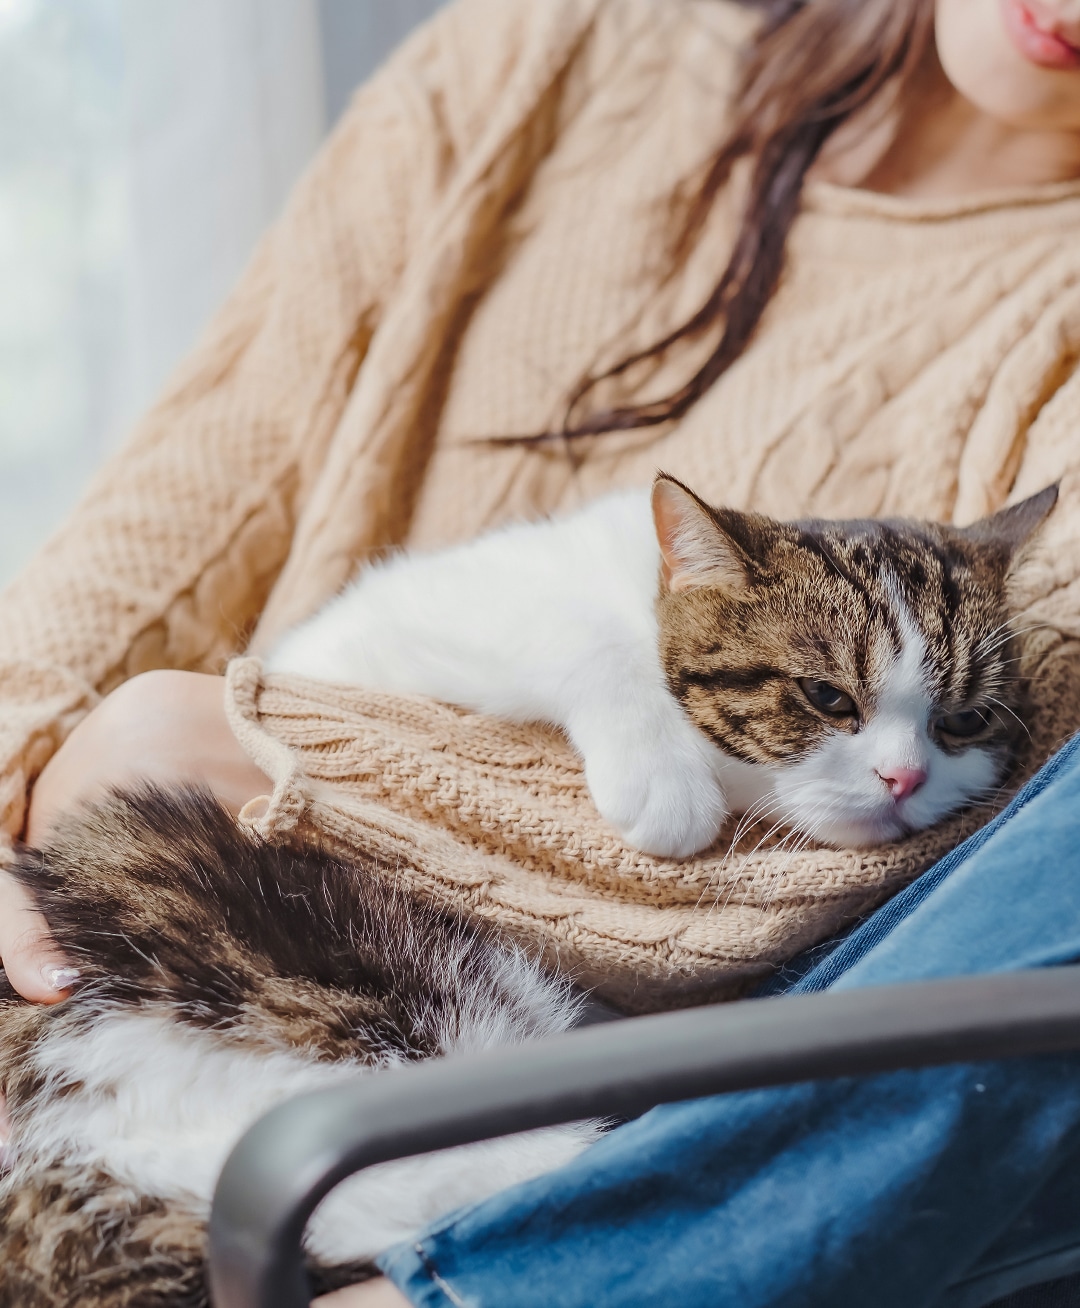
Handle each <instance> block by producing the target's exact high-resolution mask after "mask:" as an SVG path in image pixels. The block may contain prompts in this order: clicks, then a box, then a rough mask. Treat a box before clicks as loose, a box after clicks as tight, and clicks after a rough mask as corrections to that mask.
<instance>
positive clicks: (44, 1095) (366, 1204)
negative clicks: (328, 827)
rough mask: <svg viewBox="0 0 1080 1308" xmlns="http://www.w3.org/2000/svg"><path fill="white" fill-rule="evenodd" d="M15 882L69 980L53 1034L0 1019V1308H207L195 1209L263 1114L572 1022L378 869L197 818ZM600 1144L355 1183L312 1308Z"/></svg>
mask: <svg viewBox="0 0 1080 1308" xmlns="http://www.w3.org/2000/svg"><path fill="white" fill-rule="evenodd" d="M16 874H17V875H18V876H19V878H20V879H21V880H22V881H23V883H24V884H25V885H27V886H28V887H29V888H30V889H31V890H32V891H33V892H34V894H35V896H36V897H37V899H38V902H39V903H40V905H41V907H42V908H43V910H44V911H45V913H46V915H47V917H48V920H49V923H50V926H51V927H52V929H53V932H54V934H55V936H56V940H57V943H58V944H59V945H60V947H61V948H62V949H63V950H64V951H65V953H66V954H67V955H68V957H69V958H71V959H72V961H73V963H74V964H75V965H76V966H77V967H78V969H79V974H80V977H79V981H78V983H77V985H76V987H75V991H74V994H73V996H72V997H71V998H70V999H69V1000H68V1001H67V1002H66V1003H64V1004H62V1005H59V1006H57V1007H55V1008H40V1007H31V1006H29V1005H26V1004H23V1003H21V1002H20V1001H19V1000H18V998H17V996H15V995H14V993H13V992H11V991H10V990H8V989H5V990H4V992H3V993H2V995H0V1080H2V1084H3V1089H4V1093H5V1094H6V1096H7V1099H8V1106H9V1111H10V1114H11V1118H12V1128H13V1129H12V1136H11V1140H10V1142H9V1146H8V1149H7V1157H6V1160H5V1161H6V1166H5V1171H4V1174H3V1177H2V1180H0V1305H3V1306H4V1308H8V1306H10V1308H15V1306H16V1305H18V1308H39V1306H40V1308H45V1306H46V1305H49V1308H59V1306H61V1305H63V1306H66V1305H72V1308H74V1305H76V1304H78V1305H79V1306H80V1308H95V1306H97V1305H100V1308H105V1305H108V1308H136V1306H137V1308H151V1306H157V1305H160V1306H161V1308H165V1305H168V1306H169V1308H179V1306H184V1308H187V1306H190V1308H195V1306H196V1305H204V1304H206V1303H207V1298H206V1288H205V1284H204V1279H203V1266H202V1261H203V1253H204V1249H203V1240H204V1227H205V1221H206V1217H207V1213H208V1205H209V1200H210V1195H211V1192H212V1187H213V1184H214V1181H215V1179H216V1177H217V1174H218V1172H219V1171H220V1168H221V1165H222V1163H223V1162H224V1160H225V1156H226V1154H227V1152H228V1150H229V1149H230V1148H231V1146H232V1145H233V1144H234V1143H235V1142H236V1139H237V1138H238V1136H239V1135H240V1133H241V1132H242V1131H243V1130H244V1129H245V1128H246V1127H247V1126H248V1125H250V1124H251V1123H252V1122H253V1121H254V1120H255V1119H256V1118H257V1117H258V1116H260V1115H261V1114H262V1113H264V1112H265V1111H266V1110H267V1109H269V1108H270V1107H272V1106H273V1105H274V1104H276V1103H278V1102H280V1101H282V1100H283V1099H285V1098H288V1097H289V1096H292V1095H295V1094H297V1093H300V1092H302V1091H305V1090H310V1089H314V1088H318V1087H322V1086H326V1085H331V1084H333V1083H335V1082H337V1081H339V1080H340V1079H341V1078H343V1077H353V1076H356V1075H358V1074H362V1073H363V1072H364V1071H365V1070H368V1069H371V1068H392V1067H394V1066H398V1065H401V1064H404V1063H407V1062H409V1061H413V1060H416V1059H419V1058H428V1057H433V1056H438V1055H441V1054H446V1053H451V1052H460V1051H464V1050H475V1049H481V1048H486V1047H488V1046H491V1045H496V1044H507V1043H513V1042H516V1041H520V1040H524V1039H529V1038H532V1037H535V1036H541V1035H545V1034H550V1033H553V1032H556V1031H560V1030H564V1029H565V1028H567V1027H568V1026H569V1025H571V1024H572V1022H573V1020H574V1016H575V1004H574V1001H573V999H572V996H571V992H570V990H569V988H568V987H567V986H566V985H565V984H563V983H560V982H557V981H554V980H551V979H549V978H547V977H545V976H544V975H543V974H542V973H541V972H540V970H539V969H538V968H537V967H536V966H535V965H534V964H533V963H532V962H531V961H530V960H528V959H527V958H526V957H525V956H524V955H523V954H522V953H521V951H520V950H517V949H515V948H513V947H512V946H509V945H507V944H506V943H505V942H502V941H500V940H498V939H497V938H496V937H494V936H493V935H491V934H490V933H487V932H485V931H483V930H480V929H478V928H476V927H475V926H471V925H468V924H466V923H464V922H461V921H458V920H455V919H453V918H451V917H449V916H447V915H445V914H442V913H439V912H436V911H435V910H433V909H430V908H426V907H423V906H420V905H417V904H415V903H414V902H412V901H411V900H409V899H408V898H407V897H406V896H405V895H403V894H401V893H399V892H397V891H395V890H394V889H393V888H392V887H390V886H389V885H388V884H387V881H386V879H385V878H383V877H380V876H378V875H376V874H375V873H374V872H373V871H372V869H371V868H370V867H365V866H362V865H361V866H347V865H345V864H342V863H340V862H338V861H337V860H335V859H334V858H331V857H329V856H328V855H326V854H325V853H323V852H321V851H319V850H317V849H312V848H310V847H303V848H302V847H299V846H269V845H265V844H263V843H261V842H260V841H259V840H257V839H256V838H255V837H253V836H251V835H249V834H247V833H245V832H243V831H241V830H240V829H239V828H238V827H237V826H236V824H235V823H234V822H233V821H232V819H231V818H230V817H229V815H228V814H227V813H225V812H224V810H222V809H221V808H220V806H219V805H218V804H217V803H216V802H215V801H214V800H212V799H211V798H209V797H208V796H206V795H204V794H200V793H197V792H189V793H186V794H183V795H180V796H174V797H169V796H166V795H164V794H160V793H157V792H147V793H143V794H138V795H118V796H115V797H113V798H112V799H111V800H109V801H108V802H107V803H105V804H103V805H101V806H99V807H97V808H95V809H93V810H90V811H88V812H86V813H84V814H83V815H81V816H80V817H78V818H76V819H73V820H70V821H69V822H68V823H67V825H66V826H65V827H63V829H62V830H61V831H60V832H59V833H58V835H57V837H56V839H55V840H54V841H53V842H52V844H51V845H50V847H49V848H48V849H46V850H44V851H34V850H29V849H27V850H24V851H23V852H22V854H21V855H20V857H19V860H18V863H17V867H16ZM594 1136H595V1129H594V1128H592V1127H589V1126H581V1127H570V1128H565V1129H563V1128H560V1129H555V1130H551V1131H543V1132H534V1133H530V1134H528V1135H524V1136H519V1137H513V1138H510V1139H506V1140H497V1141H491V1142H488V1143H486V1144H483V1145H479V1146H472V1147H468V1148H462V1149H456V1150H449V1151H446V1152H445V1153H442V1154H438V1155H432V1156H429V1157H422V1158H416V1159H409V1160H405V1161H403V1162H400V1163H391V1164H385V1165H383V1166H381V1167H377V1168H372V1169H370V1171H368V1172H365V1173H363V1174H362V1175H361V1176H359V1177H357V1178H354V1179H353V1180H352V1181H350V1182H348V1183H346V1184H345V1185H343V1186H341V1187H339V1188H338V1189H337V1190H336V1191H335V1192H334V1193H333V1194H332V1195H331V1196H330V1197H329V1198H328V1199H327V1200H326V1201H325V1203H324V1204H323V1205H322V1206H321V1207H320V1209H319V1211H318V1213H317V1214H316V1215H315V1218H314V1219H313V1221H312V1224H311V1226H310V1228H309V1234H308V1248H309V1253H310V1256H311V1260H312V1266H313V1270H314V1272H315V1284H316V1285H317V1286H321V1287H323V1288H325V1287H328V1286H331V1285H334V1284H337V1283H341V1282H343V1281H346V1280H350V1279H357V1278H358V1277H361V1276H362V1275H363V1274H364V1272H365V1264H366V1262H367V1260H368V1259H370V1258H371V1257H372V1256H373V1255H374V1254H375V1253H376V1252H377V1251H378V1250H380V1249H382V1248H384V1247H386V1246H387V1245H389V1244H391V1243H393V1242H395V1241H397V1240H401V1239H405V1238H407V1237H409V1236H410V1235H412V1234H413V1233H415V1232H416V1231H417V1230H418V1229H419V1228H420V1227H422V1226H423V1225H425V1224H426V1223H427V1222H429V1221H430V1220H432V1219H434V1218H435V1217H437V1216H438V1215H439V1214H440V1213H442V1212H445V1211H448V1210H449V1209H452V1208H454V1207H457V1206H458V1205H461V1204H465V1203H469V1202H473V1201H476V1200H478V1199H480V1198H483V1197H485V1196H486V1195H488V1194H490V1193H492V1192H494V1191H495V1190H498V1189H500V1188H502V1187H503V1186H506V1185H509V1184H513V1183H514V1182H516V1181H519V1180H523V1179H526V1178H528V1177H530V1176H534V1175H537V1174H538V1173H540V1172H542V1171H545V1170H547V1169H549V1168H551V1167H554V1166H558V1165H559V1164H561V1163H563V1162H565V1161H568V1160H569V1159H570V1158H572V1157H573V1156H575V1155H576V1154H577V1153H578V1152H579V1151H580V1149H581V1148H583V1147H584V1146H585V1145H586V1144H587V1143H588V1142H589V1141H590V1140H591V1139H593V1138H594Z"/></svg>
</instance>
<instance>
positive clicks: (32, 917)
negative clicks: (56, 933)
mask: <svg viewBox="0 0 1080 1308" xmlns="http://www.w3.org/2000/svg"><path fill="white" fill-rule="evenodd" d="M0 958H2V959H3V960H4V970H5V972H6V973H7V977H8V980H9V981H10V982H11V984H12V985H13V986H14V987H15V989H16V990H17V991H18V992H19V994H20V995H22V997H23V998H24V999H29V1000H30V1001H31V1003H35V1004H55V1003H56V1002H57V1001H58V1000H61V999H63V998H64V996H65V995H66V994H67V991H68V988H69V987H70V986H71V984H72V982H73V981H74V980H75V978H76V976H77V973H76V971H75V970H74V969H73V968H72V967H71V965H70V964H69V963H68V962H67V960H66V959H65V958H64V956H63V955H62V954H61V953H60V951H59V950H58V949H57V948H56V945H55V944H54V943H53V940H52V937H51V936H50V935H49V928H48V927H47V926H46V924H45V919H44V918H43V917H42V916H41V914H40V913H39V912H38V911H37V910H36V909H35V907H34V904H33V901H32V900H31V898H30V896H29V895H28V894H27V892H26V891H25V890H24V889H23V888H22V886H20V885H19V883H18V882H17V881H16V880H15V878H14V877H13V876H11V875H10V874H9V873H7V872H3V873H0Z"/></svg>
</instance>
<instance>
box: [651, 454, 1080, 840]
mask: <svg viewBox="0 0 1080 1308" xmlns="http://www.w3.org/2000/svg"><path fill="white" fill-rule="evenodd" d="M1056 499H1057V488H1056V487H1050V488H1048V489H1047V490H1044V491H1042V492H1040V493H1039V494H1038V495H1035V496H1032V498H1031V499H1028V500H1025V501H1024V502H1023V503H1021V504H1016V505H1014V506H1012V507H1011V508H1007V509H1004V510H1002V511H1001V512H1000V513H998V514H995V515H994V516H993V517H991V518H986V519H984V520H982V521H981V522H977V523H975V524H974V525H973V526H970V527H965V528H956V527H946V526H941V525H938V524H936V523H928V522H911V521H906V520H894V521H880V522H879V521H869V520H867V521H854V522H828V521H807V522H792V523H784V522H777V521H775V520H773V519H771V518H767V517H763V516H761V515H760V514H755V513H739V512H736V511H735V510H732V509H717V508H712V507H710V506H709V505H707V504H705V503H704V502H703V501H702V500H700V499H699V498H698V497H697V496H696V495H695V494H694V493H693V492H692V491H690V490H688V489H687V488H686V487H685V486H683V485H682V484H681V483H680V482H677V481H675V480H674V479H673V478H671V477H667V476H666V475H664V474H661V475H660V476H659V477H658V478H657V480H656V483H655V485H654V487H653V515H654V519H655V522H656V530H657V538H658V540H659V542H660V551H661V557H662V577H661V584H660V594H659V599H658V603H657V613H658V617H659V624H660V651H661V658H662V661H663V666H664V673H665V676H666V678H667V682H668V686H669V687H670V689H671V692H672V694H674V695H675V696H676V698H677V699H678V700H679V702H680V703H681V704H682V706H683V709H684V711H685V712H686V713H687V714H688V715H689V717H690V718H691V719H692V720H693V722H694V723H695V724H696V725H697V726H698V727H699V728H700V729H701V730H702V731H703V732H705V734H706V735H708V736H709V737H710V738H711V739H712V740H713V741H715V742H716V744H717V745H718V746H720V748H721V749H722V750H723V751H724V752H725V753H726V754H728V755H731V756H734V757H736V758H739V759H742V760H744V761H745V762H748V763H754V764H758V765H761V766H763V767H765V768H768V769H769V770H770V772H771V773H772V774H773V779H772V794H771V797H770V802H771V805H772V807H771V810H770V811H768V812H764V813H763V816H766V817H769V818H770V819H771V820H772V821H774V822H775V821H784V822H787V823H790V824H791V825H792V826H795V827H797V828H798V829H800V830H801V831H805V832H807V833H809V834H810V835H812V836H814V837H816V838H817V839H819V840H822V841H825V842H827V843H829V844H834V845H851V846H862V845H870V844H878V843H880V842H882V841H887V840H894V839H897V838H898V837H900V836H903V835H905V834H907V833H908V832H911V831H917V830H920V829H921V828H923V827H926V826H929V825H930V824H932V823H933V822H936V821H937V820H938V819H939V818H941V817H943V816H944V815H945V814H946V813H949V812H951V811H952V810H953V809H956V808H959V807H962V806H963V805H964V804H967V803H969V802H971V801H972V800H975V799H978V798H979V797H981V796H985V795H987V794H989V793H990V792H991V791H992V790H993V789H994V788H995V787H996V786H997V785H998V784H1000V782H1001V780H1002V779H1003V777H1004V774H1005V770H1006V768H1007V765H1008V761H1009V756H1010V753H1011V750H1012V748H1013V745H1014V743H1015V741H1016V737H1017V734H1018V732H1020V731H1022V730H1023V727H1022V723H1021V721H1020V717H1019V713H1020V708H1021V701H1020V686H1019V683H1018V678H1017V676H1016V660H1015V649H1014V647H1013V640H1012V633H1011V629H1010V625H1009V607H1008V586H1007V583H1008V579H1009V575H1010V572H1011V571H1012V570H1013V569H1014V568H1015V566H1016V564H1017V562H1018V560H1019V559H1020V557H1021V555H1022V554H1023V551H1024V547H1025V546H1026V545H1027V544H1028V542H1029V541H1030V540H1031V538H1032V537H1033V535H1034V533H1035V532H1036V531H1037V530H1038V528H1039V526H1040V525H1041V523H1042V521H1043V519H1044V518H1045V517H1046V516H1047V514H1048V513H1049V512H1050V511H1051V509H1052V508H1053V507H1054V503H1055V501H1056Z"/></svg>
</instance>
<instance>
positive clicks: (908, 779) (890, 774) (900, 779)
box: [878, 768, 926, 801]
mask: <svg viewBox="0 0 1080 1308" xmlns="http://www.w3.org/2000/svg"><path fill="white" fill-rule="evenodd" d="M878 776H879V777H880V778H881V779H882V781H884V782H885V784H886V785H887V786H888V787H889V793H890V794H891V795H892V797H893V799H895V800H897V801H899V800H901V799H907V797H908V795H914V793H915V792H916V791H917V790H918V789H919V787H920V786H921V785H922V784H923V782H924V781H925V780H926V769H925V768H886V769H885V771H884V772H881V771H879V772H878Z"/></svg>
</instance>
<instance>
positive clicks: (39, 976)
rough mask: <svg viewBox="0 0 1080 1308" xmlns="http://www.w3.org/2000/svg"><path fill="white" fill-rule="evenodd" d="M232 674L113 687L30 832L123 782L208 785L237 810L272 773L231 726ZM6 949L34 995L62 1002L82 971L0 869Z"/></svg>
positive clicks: (38, 803)
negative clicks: (228, 682)
mask: <svg viewBox="0 0 1080 1308" xmlns="http://www.w3.org/2000/svg"><path fill="white" fill-rule="evenodd" d="M224 692H225V682H224V679H223V678H222V677H208V676H203V675H201V674H199V673H195V672H147V673H144V674H143V675H142V676H139V677H133V678H132V679H131V680H130V681H126V682H124V684H123V685H122V686H119V687H118V688H117V689H116V690H114V691H113V693H112V694H111V695H108V696H106V698H105V699H104V700H102V702H101V703H100V704H99V705H98V706H97V708H96V709H94V710H93V712H92V713H89V714H88V715H87V716H86V717H85V718H84V719H83V721H82V722H81V723H80V724H79V725H78V726H77V727H76V728H75V730H74V731H73V732H72V733H71V735H70V736H69V737H68V739H67V740H66V741H65V742H64V744H63V745H62V746H61V747H60V749H59V750H57V752H56V754H55V755H54V756H53V758H52V759H51V760H50V761H49V763H48V765H47V766H46V767H45V770H44V771H43V772H42V774H41V776H40V777H39V778H38V781H37V784H36V785H35V787H34V790H33V794H32V796H31V801H30V813H29V817H28V819H27V824H26V839H27V841H28V842H29V843H30V844H32V845H39V844H41V843H42V842H43V841H44V840H45V839H46V838H47V835H48V832H49V828H50V827H52V826H54V825H55V823H56V822H57V820H58V819H59V818H60V817H62V816H63V814H64V813H66V812H68V811H70V810H71V809H73V808H75V807H77V806H78V805H79V804H81V803H85V802H87V801H90V800H94V799H96V798H99V797H101V796H102V795H103V794H105V792H106V791H108V790H110V789H111V788H112V787H114V786H125V785H138V784H139V783H144V784H145V783H152V784H155V785H159V786H175V785H183V784H188V785H200V786H205V787H206V788H207V789H208V790H210V791H211V792H212V793H213V794H215V795H216V796H217V797H218V799H220V800H221V802H222V803H223V804H224V805H225V806H226V808H228V809H230V810H231V811H232V812H234V813H238V812H239V811H240V809H241V808H243V806H244V805H245V804H246V803H247V801H248V800H249V799H254V798H255V796H256V795H260V794H265V793H266V791H267V790H268V789H269V786H270V782H269V780H268V778H267V777H266V776H264V774H263V773H262V772H261V771H260V770H259V769H258V768H257V767H256V766H255V764H254V763H252V762H251V760H250V759H249V758H248V756H247V755H246V754H245V753H244V751H243V750H242V749H241V748H240V746H239V744H238V743H237V740H236V737H235V736H234V735H233V734H232V732H231V731H230V730H229V724H228V722H227V720H226V717H225V693H224ZM0 958H2V959H3V963H4V967H5V969H6V971H7V975H8V979H9V980H10V981H11V984H12V985H13V986H14V987H15V989H16V990H17V991H18V992H19V994H21V995H22V996H23V997H24V998H25V999H29V1000H31V1001H33V1002H36V1003H44V1004H48V1003H55V1002H56V1001H57V1000H59V999H62V998H63V997H64V995H65V993H66V988H67V986H68V985H70V983H71V981H72V979H73V973H72V972H71V971H70V969H69V967H68V965H67V963H66V961H65V960H64V958H63V957H62V956H61V955H60V954H59V953H58V951H57V949H56V946H55V945H54V944H53V943H52V941H51V939H50V938H49V932H48V928H47V926H46V924H45V919H44V918H43V917H42V916H41V914H40V913H38V912H37V911H36V910H35V909H34V906H33V903H32V901H31V900H30V898H29V896H28V895H27V894H26V892H25V891H24V890H23V889H22V887H21V886H20V885H19V884H18V883H17V882H16V881H15V880H14V879H13V878H12V877H10V876H7V875H0Z"/></svg>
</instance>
